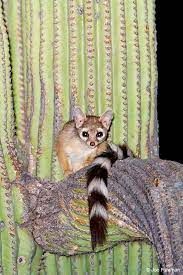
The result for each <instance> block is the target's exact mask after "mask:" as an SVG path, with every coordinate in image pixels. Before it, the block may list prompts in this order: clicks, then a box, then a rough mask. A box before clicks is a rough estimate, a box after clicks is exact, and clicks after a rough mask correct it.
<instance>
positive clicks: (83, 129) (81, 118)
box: [73, 107, 113, 148]
mask: <svg viewBox="0 0 183 275" xmlns="http://www.w3.org/2000/svg"><path fill="white" fill-rule="evenodd" d="M73 118H74V122H75V126H76V129H77V132H78V135H79V136H80V138H81V139H82V140H83V142H85V143H86V144H87V145H88V146H89V147H90V148H95V147H96V146H97V145H98V144H100V143H102V142H103V141H105V140H106V139H107V136H108V132H109V129H110V126H111V123H112V119H113V113H112V111H111V110H107V111H106V112H105V113H103V114H102V115H101V116H87V115H86V114H84V113H83V112H82V110H81V109H80V108H79V107H76V108H75V109H74V113H73Z"/></svg>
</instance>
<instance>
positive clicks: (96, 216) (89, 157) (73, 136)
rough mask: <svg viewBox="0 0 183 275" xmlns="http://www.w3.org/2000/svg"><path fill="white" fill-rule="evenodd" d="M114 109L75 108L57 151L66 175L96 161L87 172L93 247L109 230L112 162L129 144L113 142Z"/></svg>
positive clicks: (60, 135) (62, 132) (62, 131)
mask: <svg viewBox="0 0 183 275" xmlns="http://www.w3.org/2000/svg"><path fill="white" fill-rule="evenodd" d="M112 119H113V113H112V111H111V110H107V111H106V112H105V113H103V114H102V115H101V116H89V115H85V114H84V113H83V112H82V110H81V109H80V107H76V108H75V109H74V112H73V120H71V121H69V122H67V123H66V124H65V125H64V127H63V129H62V130H61V131H60V133H59V135H58V139H57V142H56V151H57V156H58V160H59V163H60V166H61V167H62V168H63V170H64V174H65V176H68V175H69V174H72V173H74V172H76V171H78V170H80V169H81V168H83V167H85V166H88V165H90V164H91V163H93V165H92V167H91V168H89V170H88V172H87V188H88V206H89V221H90V232H91V243H92V249H93V250H94V249H95V247H96V245H98V244H99V245H102V244H104V242H105V241H106V234H107V220H108V214H107V201H108V189H107V178H108V175H109V173H110V169H111V166H112V164H113V163H114V162H115V161H116V160H117V159H118V158H120V159H122V158H123V150H125V147H122V148H120V147H118V146H116V145H114V144H113V145H112V146H109V144H108V143H107V137H108V133H109V129H110V126H111V123H112Z"/></svg>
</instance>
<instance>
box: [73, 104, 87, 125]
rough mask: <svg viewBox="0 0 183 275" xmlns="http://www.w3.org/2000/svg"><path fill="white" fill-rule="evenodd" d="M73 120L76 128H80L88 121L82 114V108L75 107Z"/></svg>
mask: <svg viewBox="0 0 183 275" xmlns="http://www.w3.org/2000/svg"><path fill="white" fill-rule="evenodd" d="M73 119H74V121H75V124H76V128H80V127H81V126H82V125H83V123H84V121H85V120H86V115H85V114H84V113H83V112H82V110H81V108H80V107H78V106H77V107H75V108H74V111H73Z"/></svg>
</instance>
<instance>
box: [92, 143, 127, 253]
mask: <svg viewBox="0 0 183 275" xmlns="http://www.w3.org/2000/svg"><path fill="white" fill-rule="evenodd" d="M125 157H127V149H126V146H121V147H120V146H116V145H114V144H112V145H111V146H110V147H109V148H108V150H107V151H106V152H104V153H102V154H101V155H100V156H98V157H97V158H96V159H95V161H94V166H92V167H91V168H90V169H89V170H88V172H87V187H88V206H89V220H90V232H91V243H92V249H93V250H94V249H95V247H96V245H98V244H99V245H102V244H104V243H105V241H106V235H107V220H108V213H107V201H108V189H107V178H108V175H109V173H110V170H111V166H112V164H113V163H114V162H115V161H116V160H117V159H123V158H125Z"/></svg>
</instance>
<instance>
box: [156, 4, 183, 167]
mask: <svg viewBox="0 0 183 275" xmlns="http://www.w3.org/2000/svg"><path fill="white" fill-rule="evenodd" d="M177 2H179V1H168V0H166V1H163V0H156V28H157V42H158V48H157V58H158V60H157V63H158V99H157V100H158V120H159V145H160V148H159V153H160V158H162V159H170V160H175V161H178V162H181V163H183V99H182V94H183V63H182V54H181V53H182V51H183V45H182V41H181V39H183V13H182V15H181V14H180V13H181V10H182V9H181V7H179V6H178V5H177ZM180 2H181V1H180ZM181 21H182V22H181Z"/></svg>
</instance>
